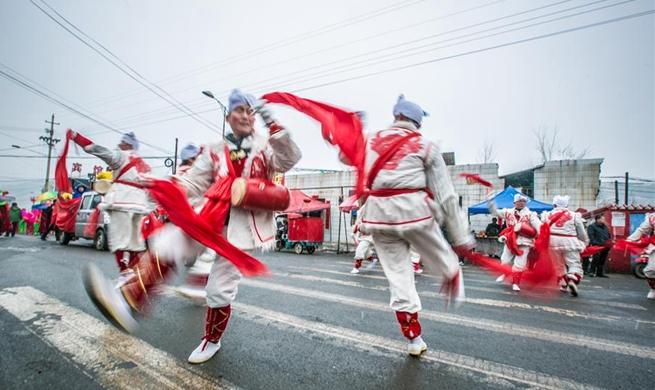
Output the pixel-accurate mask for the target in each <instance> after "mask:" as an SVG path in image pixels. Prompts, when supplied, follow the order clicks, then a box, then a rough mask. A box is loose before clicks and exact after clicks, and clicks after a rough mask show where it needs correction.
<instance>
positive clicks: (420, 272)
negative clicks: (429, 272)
mask: <svg viewBox="0 0 655 390" xmlns="http://www.w3.org/2000/svg"><path fill="white" fill-rule="evenodd" d="M422 273H423V269H422V268H419V269H416V270H414V275H420V274H422Z"/></svg>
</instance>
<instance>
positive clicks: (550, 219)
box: [541, 197, 589, 295]
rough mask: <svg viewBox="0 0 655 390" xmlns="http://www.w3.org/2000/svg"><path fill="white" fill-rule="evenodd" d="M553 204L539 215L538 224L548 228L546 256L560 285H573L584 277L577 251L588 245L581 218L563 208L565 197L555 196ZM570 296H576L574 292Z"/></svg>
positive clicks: (577, 283)
mask: <svg viewBox="0 0 655 390" xmlns="http://www.w3.org/2000/svg"><path fill="white" fill-rule="evenodd" d="M553 203H554V204H555V205H556V207H555V208H554V209H553V210H552V211H546V212H544V213H542V214H541V221H542V222H543V223H547V224H549V225H550V255H551V258H552V259H553V260H554V263H555V271H556V272H557V276H558V277H559V279H560V285H561V286H569V285H570V283H574V284H575V285H576V286H577V285H579V284H580V281H581V280H582V276H583V274H584V272H583V270H582V263H581V260H580V252H582V251H583V250H584V249H585V248H586V246H587V244H588V243H589V238H588V237H587V231H586V229H585V227H584V224H583V220H582V215H580V213H576V212H573V211H570V210H569V209H568V208H567V206H568V197H555V200H554V201H553ZM571 288H572V289H574V288H575V287H573V286H571ZM572 293H573V290H572ZM574 295H577V289H576V290H575V292H574Z"/></svg>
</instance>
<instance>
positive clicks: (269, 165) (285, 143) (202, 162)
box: [178, 130, 302, 250]
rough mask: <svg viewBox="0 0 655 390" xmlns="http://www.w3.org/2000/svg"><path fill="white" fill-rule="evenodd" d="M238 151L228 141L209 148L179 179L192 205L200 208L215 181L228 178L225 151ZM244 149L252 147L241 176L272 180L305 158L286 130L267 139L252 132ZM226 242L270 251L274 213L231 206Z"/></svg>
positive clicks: (249, 248) (246, 140)
mask: <svg viewBox="0 0 655 390" xmlns="http://www.w3.org/2000/svg"><path fill="white" fill-rule="evenodd" d="M226 145H227V147H228V148H229V150H231V151H233V150H237V146H236V145H235V144H234V143H232V142H230V141H229V140H227V139H225V140H223V141H219V142H217V143H215V144H212V145H210V146H209V147H208V148H205V150H204V151H203V152H202V154H200V155H199V156H198V158H197V159H196V160H195V161H194V163H193V166H192V167H191V168H190V169H189V170H188V171H187V172H186V173H185V174H184V175H183V176H180V177H178V178H179V181H180V183H181V184H182V185H183V186H184V187H185V188H186V190H187V196H188V198H189V201H190V202H191V205H193V206H194V207H196V208H200V207H201V206H202V204H204V195H205V192H206V191H207V190H208V189H209V187H210V186H211V185H212V184H213V183H214V182H215V181H216V179H218V178H221V177H225V176H227V175H228V165H227V161H226V160H225V152H224V148H225V146H226ZM241 146H242V148H250V149H251V151H250V153H249V155H248V157H247V159H246V162H245V165H244V169H243V173H242V175H241V176H242V177H245V178H249V177H257V178H266V179H269V180H272V179H273V175H274V174H275V173H276V172H279V173H283V172H286V171H288V170H289V169H291V168H293V166H294V165H295V164H296V163H297V162H298V160H300V157H301V156H302V154H301V152H300V149H299V148H298V146H297V145H296V143H295V142H294V141H293V140H292V139H291V136H290V134H289V132H288V131H287V130H281V131H280V132H278V133H276V134H274V135H272V136H271V137H268V136H266V135H262V134H259V133H253V135H250V136H248V137H247V138H245V139H244V140H243V141H242V144H241ZM229 218H230V220H229V224H228V227H227V239H228V241H230V243H232V244H233V245H234V246H236V247H237V248H239V249H242V250H253V249H263V250H270V249H272V248H273V247H274V246H275V232H276V225H275V214H274V213H273V212H268V211H250V210H245V209H241V208H236V207H231V208H230V216H229Z"/></svg>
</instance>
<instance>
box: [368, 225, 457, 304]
mask: <svg viewBox="0 0 655 390" xmlns="http://www.w3.org/2000/svg"><path fill="white" fill-rule="evenodd" d="M372 236H373V243H374V244H375V249H376V250H377V253H378V258H379V259H380V265H381V266H382V270H383V271H384V275H385V276H386V277H387V280H388V281H389V291H390V293H391V300H390V306H391V308H392V309H393V310H395V311H402V312H408V313H416V312H418V311H420V310H421V300H420V299H419V296H418V293H417V292H416V286H415V285H414V268H413V266H412V260H411V258H410V255H409V247H410V245H411V246H413V247H414V249H416V251H417V252H418V253H419V255H420V256H421V259H422V260H423V264H425V266H426V267H427V268H428V269H429V270H430V271H431V272H433V274H435V275H437V274H442V275H444V277H446V278H453V277H454V276H455V275H456V274H457V273H458V272H459V270H460V267H459V259H458V258H457V255H456V254H455V252H453V250H452V248H451V247H450V245H449V244H448V242H446V240H445V239H444V237H443V234H442V233H441V230H440V229H439V226H438V225H437V224H436V223H432V224H431V225H430V226H429V227H428V228H426V227H421V228H420V229H410V230H407V231H402V232H396V231H376V232H372Z"/></svg>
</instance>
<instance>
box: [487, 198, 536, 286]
mask: <svg viewBox="0 0 655 390" xmlns="http://www.w3.org/2000/svg"><path fill="white" fill-rule="evenodd" d="M517 195H519V196H523V195H520V194H517ZM515 201H516V197H515ZM489 211H490V212H491V214H492V215H495V216H497V217H498V218H502V219H503V220H505V223H506V224H507V229H508V231H511V230H514V228H515V227H516V225H517V224H527V225H530V226H531V227H532V228H533V229H535V230H536V231H537V232H538V231H539V228H540V227H541V222H540V221H539V217H538V216H537V213H535V212H533V211H531V210H530V209H529V208H527V207H524V208H523V209H521V210H517V209H516V208H514V207H512V208H505V209H500V210H499V209H497V208H496V205H495V204H494V202H489ZM511 233H513V232H511ZM498 240H499V241H501V242H503V243H505V247H504V248H503V253H502V254H501V256H500V261H501V263H503V264H512V263H513V265H512V272H514V275H513V278H512V284H514V285H516V286H518V285H519V284H520V283H521V274H522V273H523V272H524V271H525V270H526V268H527V262H528V254H529V253H530V249H531V248H532V247H533V246H534V241H535V238H531V237H526V236H525V235H522V234H518V233H516V244H517V246H518V252H519V253H516V251H513V250H512V248H511V247H509V246H508V245H507V241H506V238H505V237H504V236H503V235H502V233H501V237H500V238H499V239H498ZM503 279H504V278H503V276H502V275H501V277H499V278H498V279H497V281H499V282H502V281H503ZM515 290H518V289H517V288H515Z"/></svg>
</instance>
